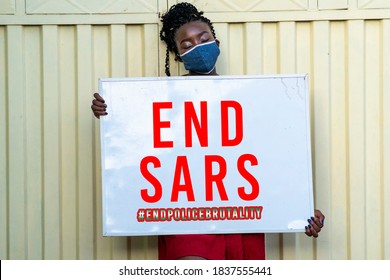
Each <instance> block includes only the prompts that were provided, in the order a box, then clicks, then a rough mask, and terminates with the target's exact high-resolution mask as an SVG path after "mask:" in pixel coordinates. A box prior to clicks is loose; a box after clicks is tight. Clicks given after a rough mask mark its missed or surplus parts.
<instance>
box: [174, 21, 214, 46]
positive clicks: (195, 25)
mask: <svg viewBox="0 0 390 280" xmlns="http://www.w3.org/2000/svg"><path fill="white" fill-rule="evenodd" d="M204 31H206V32H208V33H210V34H212V33H211V30H210V27H209V25H208V24H207V23H205V22H203V21H191V22H187V23H185V24H183V25H182V26H180V27H179V28H178V29H177V30H176V33H175V40H176V41H179V42H180V41H181V40H185V39H190V38H191V37H194V36H198V35H199V34H201V33H202V32H204Z"/></svg>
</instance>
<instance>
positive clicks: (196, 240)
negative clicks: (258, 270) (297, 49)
mask: <svg viewBox="0 0 390 280" xmlns="http://www.w3.org/2000/svg"><path fill="white" fill-rule="evenodd" d="M185 256H198V257H202V258H205V259H209V260H264V259H265V239H264V234H263V233H253V234H252V233H250V234H185V235H161V236H159V237H158V257H159V259H160V260H176V259H179V258H182V257H185Z"/></svg>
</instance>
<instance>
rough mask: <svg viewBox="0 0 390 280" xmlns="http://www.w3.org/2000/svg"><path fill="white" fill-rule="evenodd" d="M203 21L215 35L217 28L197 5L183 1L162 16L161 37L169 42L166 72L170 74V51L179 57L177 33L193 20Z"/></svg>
mask: <svg viewBox="0 0 390 280" xmlns="http://www.w3.org/2000/svg"><path fill="white" fill-rule="evenodd" d="M198 20H199V21H202V22H204V23H207V24H208V26H209V27H210V30H211V33H212V34H213V36H214V38H216V36H215V30H214V27H213V25H212V23H211V21H210V20H209V19H208V18H206V17H204V16H203V12H201V11H198V10H197V8H196V7H195V6H193V5H192V4H190V3H186V2H182V3H178V4H176V5H173V6H172V7H171V8H170V9H169V11H168V12H167V13H165V14H164V15H163V16H162V17H161V22H162V24H163V26H162V28H161V31H160V39H161V40H162V41H164V42H165V43H166V44H167V52H166V57H165V74H166V75H167V76H170V75H171V73H170V70H169V52H172V53H174V55H175V61H177V60H178V58H179V56H180V55H179V51H178V49H177V46H176V42H175V33H176V31H177V29H179V28H180V27H181V26H182V25H184V24H186V23H188V22H192V21H198Z"/></svg>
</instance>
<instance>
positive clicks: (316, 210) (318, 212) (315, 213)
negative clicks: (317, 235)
mask: <svg viewBox="0 0 390 280" xmlns="http://www.w3.org/2000/svg"><path fill="white" fill-rule="evenodd" d="M314 217H316V218H317V219H319V220H320V221H321V224H322V225H323V224H324V220H325V216H324V214H322V212H321V211H320V210H318V209H315V210H314Z"/></svg>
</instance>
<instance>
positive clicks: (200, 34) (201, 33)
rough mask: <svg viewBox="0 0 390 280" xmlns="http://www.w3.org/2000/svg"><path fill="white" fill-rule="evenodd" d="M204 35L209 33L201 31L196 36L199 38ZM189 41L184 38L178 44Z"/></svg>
mask: <svg viewBox="0 0 390 280" xmlns="http://www.w3.org/2000/svg"><path fill="white" fill-rule="evenodd" d="M205 33H209V32H208V31H206V30H205V31H202V32H200V33H199V34H198V36H199V37H201V36H202V35H203V34H205ZM189 40H190V39H189V38H185V39H183V40H181V41H180V44H181V43H183V42H185V41H189Z"/></svg>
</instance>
